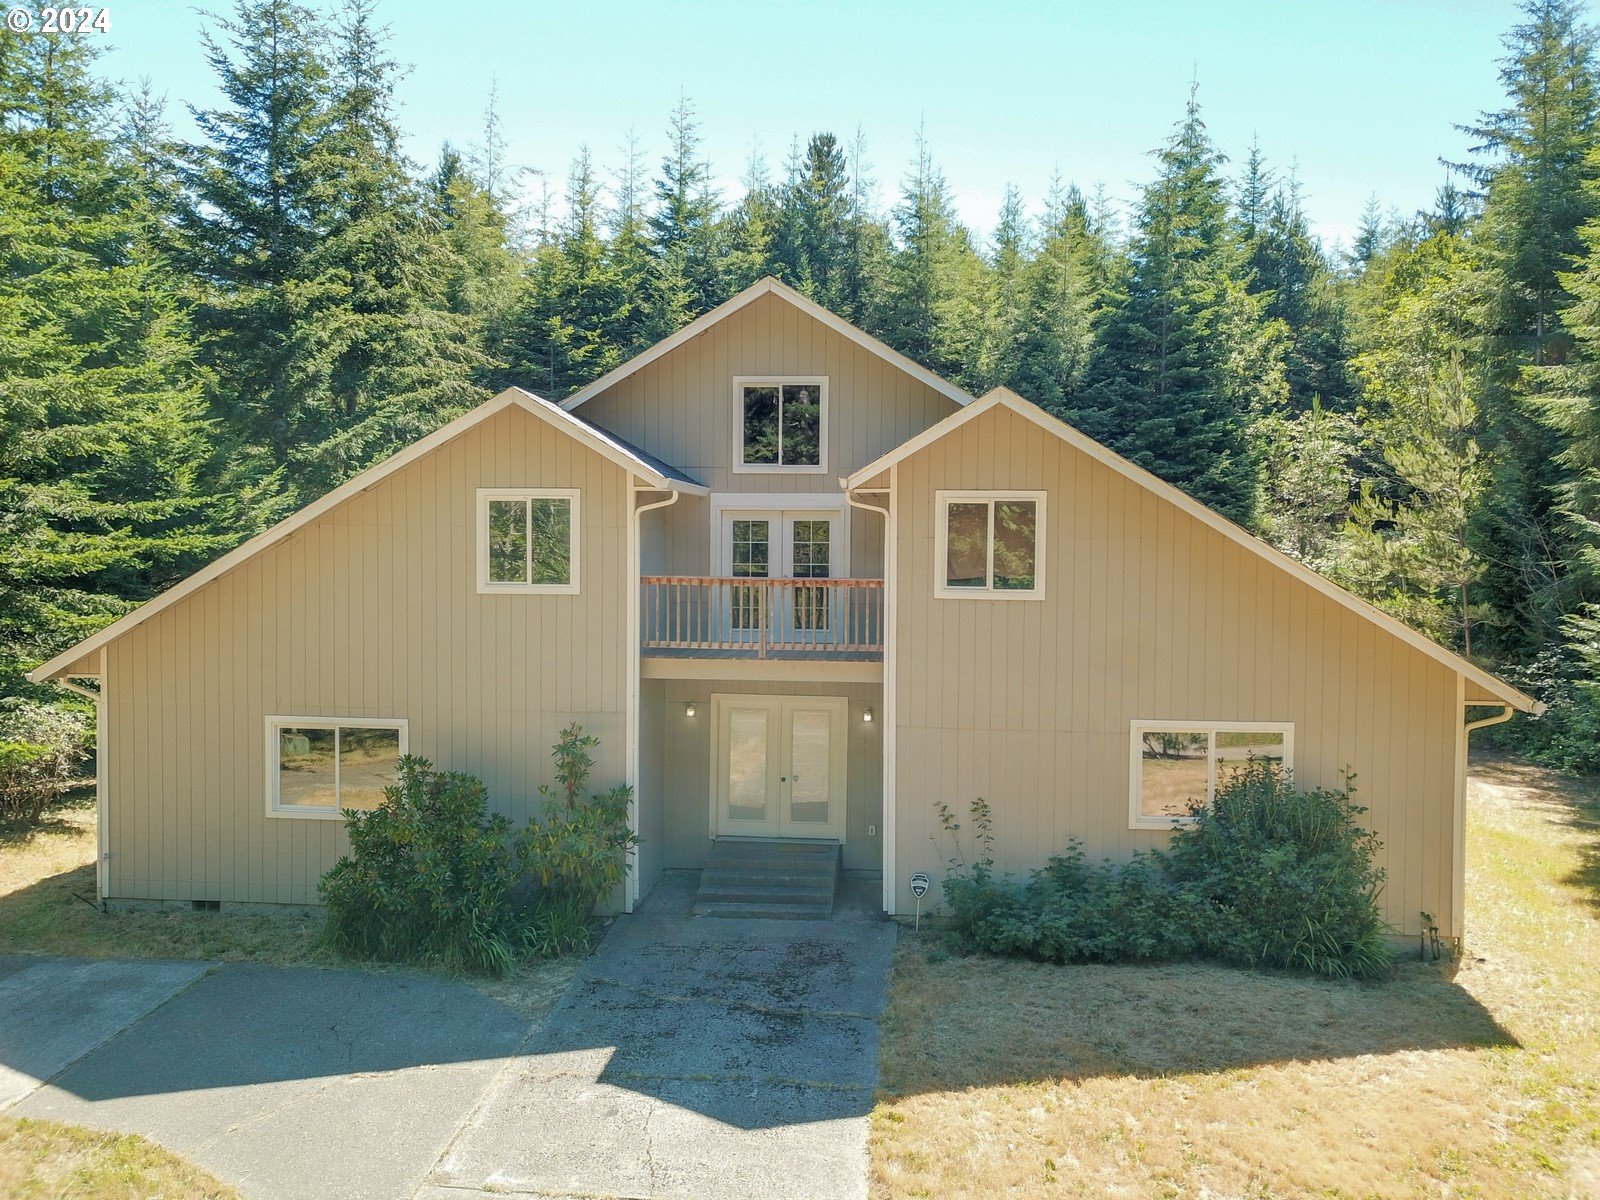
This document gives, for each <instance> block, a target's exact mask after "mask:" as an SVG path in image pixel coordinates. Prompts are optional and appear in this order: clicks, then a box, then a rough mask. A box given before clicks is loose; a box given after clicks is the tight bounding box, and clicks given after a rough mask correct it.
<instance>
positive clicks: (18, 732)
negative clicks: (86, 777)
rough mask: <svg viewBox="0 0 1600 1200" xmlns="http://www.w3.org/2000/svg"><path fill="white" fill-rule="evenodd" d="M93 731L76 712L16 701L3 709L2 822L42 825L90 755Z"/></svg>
mask: <svg viewBox="0 0 1600 1200" xmlns="http://www.w3.org/2000/svg"><path fill="white" fill-rule="evenodd" d="M88 742H89V726H88V722H87V720H85V718H84V717H83V716H82V715H81V714H79V713H75V712H68V711H66V710H64V709H60V708H54V707H52V706H51V705H48V704H35V703H32V702H30V701H26V700H13V701H9V702H7V703H6V704H5V706H4V707H3V708H0V820H8V821H17V820H21V821H27V822H29V823H33V822H36V821H38V820H39V817H40V816H41V815H42V814H43V812H44V809H45V806H46V805H48V804H50V803H51V801H53V800H54V799H55V798H56V797H57V796H58V795H60V793H61V789H62V787H63V785H65V784H66V783H67V782H68V781H69V780H71V779H72V778H73V776H74V775H76V774H77V771H78V768H79V767H80V766H81V765H82V764H83V760H84V759H85V758H86V757H87V756H88Z"/></svg>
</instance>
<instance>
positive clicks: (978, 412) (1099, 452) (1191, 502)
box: [840, 388, 1544, 712]
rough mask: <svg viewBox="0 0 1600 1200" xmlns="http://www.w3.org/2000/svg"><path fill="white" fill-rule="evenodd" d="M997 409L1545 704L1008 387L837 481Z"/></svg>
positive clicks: (874, 469) (1424, 644)
mask: <svg viewBox="0 0 1600 1200" xmlns="http://www.w3.org/2000/svg"><path fill="white" fill-rule="evenodd" d="M996 408H1005V409H1008V410H1010V411H1011V412H1013V413H1016V414H1017V415H1018V416H1020V417H1023V418H1024V419H1026V420H1029V421H1032V422H1033V423H1034V424H1035V425H1037V426H1038V427H1039V428H1040V429H1043V430H1045V431H1046V432H1047V433H1051V434H1054V435H1055V436H1056V437H1058V438H1060V439H1061V440H1062V441H1064V442H1066V443H1067V444H1068V445H1069V446H1072V447H1073V448H1074V449H1076V450H1081V451H1082V452H1083V453H1084V454H1086V455H1088V456H1089V457H1090V458H1092V459H1094V460H1095V461H1096V462H1099V463H1101V464H1103V465H1104V466H1107V467H1110V468H1111V469H1112V470H1113V471H1115V472H1116V473H1117V474H1119V475H1121V476H1123V477H1124V478H1126V479H1130V480H1132V481H1133V482H1134V483H1136V484H1138V485H1139V486H1140V487H1142V488H1145V489H1147V490H1148V491H1151V492H1154V493H1155V494H1156V495H1157V496H1159V497H1161V498H1162V499H1163V500H1165V501H1167V502H1168V503H1169V504H1173V505H1175V506H1177V507H1178V508H1180V509H1182V510H1183V511H1184V512H1186V513H1188V514H1189V515H1190V516H1191V517H1194V518H1195V519H1196V520H1197V521H1200V522H1202V523H1203V524H1205V525H1209V526H1210V527H1211V528H1212V529H1215V530H1216V531H1217V532H1218V533H1220V534H1222V535H1223V536H1224V537H1226V538H1228V539H1229V540H1230V541H1233V542H1235V543H1237V544H1238V545H1240V546H1243V547H1244V548H1245V549H1246V550H1248V551H1250V552H1251V553H1252V554H1255V555H1258V556H1259V557H1261V558H1264V559H1266V560H1267V561H1268V562H1269V563H1271V564H1272V565H1273V566H1275V567H1278V568H1280V569H1282V570H1284V571H1287V572H1288V573H1289V574H1291V575H1293V576H1294V577H1295V578H1296V579H1299V580H1300V581H1301V582H1302V583H1305V584H1308V585H1310V586H1311V587H1312V588H1314V589H1316V590H1317V591H1319V592H1321V593H1322V594H1323V595H1324V596H1327V597H1328V598H1329V599H1331V600H1333V601H1335V602H1336V603H1338V604H1341V605H1343V606H1344V607H1345V608H1348V609H1349V610H1350V611H1351V612H1353V613H1355V614H1356V615H1357V616H1359V617H1364V618H1365V619H1366V620H1368V621H1371V622H1372V623H1373V624H1374V625H1376V626H1378V627H1379V628H1380V629H1382V630H1384V631H1385V632H1387V633H1390V634H1393V635H1394V636H1395V637H1397V638H1399V639H1400V640H1401V641H1403V642H1405V643H1406V644H1407V645H1409V646H1412V647H1414V648H1415V649H1417V650H1420V651H1422V653H1424V654H1426V655H1427V656H1428V657H1429V658H1431V659H1433V660H1434V661H1436V662H1439V663H1442V664H1443V665H1444V666H1446V667H1448V668H1450V670H1451V671H1453V672H1455V673H1457V674H1459V675H1463V676H1465V677H1466V678H1467V679H1468V680H1470V681H1471V682H1472V683H1475V684H1477V685H1478V686H1479V687H1481V688H1482V689H1483V690H1484V691H1485V692H1487V693H1488V694H1489V695H1491V696H1494V697H1496V698H1497V699H1499V700H1501V701H1503V702H1504V703H1506V704H1509V705H1511V706H1512V707H1514V708H1517V709H1520V710H1521V711H1523V712H1542V711H1543V710H1544V705H1543V704H1541V703H1539V702H1538V701H1537V700H1535V699H1533V697H1531V696H1528V695H1526V694H1525V693H1523V692H1521V691H1519V690H1518V689H1516V688H1514V687H1512V686H1511V685H1510V684H1509V683H1506V682H1505V681H1504V680H1503V679H1500V678H1498V677H1496V676H1494V675H1491V674H1490V673H1489V672H1488V671H1485V670H1484V669H1483V668H1482V667H1480V666H1478V665H1477V664H1475V663H1473V662H1471V661H1470V660H1468V659H1465V658H1463V657H1462V656H1461V655H1459V654H1456V653H1455V652H1454V651H1452V650H1447V649H1445V647H1443V646H1441V645H1439V643H1438V642H1436V641H1434V640H1433V639H1432V638H1430V637H1427V636H1426V635H1424V634H1421V633H1418V632H1417V631H1416V630H1415V629H1412V628H1411V626H1409V625H1407V624H1405V623H1404V622H1403V621H1399V620H1396V619H1395V618H1394V617H1392V616H1390V615H1389V614H1388V613H1386V612H1384V611H1383V610H1382V609H1380V608H1376V607H1374V606H1373V605H1371V604H1368V603H1367V602H1366V601H1365V600H1363V599H1361V598H1360V597H1359V596H1357V595H1355V594H1353V593H1351V592H1347V591H1346V590H1345V589H1344V588H1342V587H1340V586H1339V585H1338V584H1336V583H1334V582H1333V581H1332V580H1330V579H1327V578H1325V577H1324V576H1322V575H1319V574H1318V573H1317V572H1315V571H1313V570H1312V569H1311V568H1310V567H1308V566H1306V565H1305V564H1304V563H1301V562H1297V561H1296V560H1294V559H1292V558H1290V557H1289V556H1288V555H1287V554H1285V553H1283V551H1281V550H1279V549H1278V548H1277V547H1275V546H1271V545H1268V544H1267V543H1266V542H1264V541H1262V540H1261V539H1260V538H1258V537H1255V536H1254V535H1252V534H1250V533H1247V532H1246V531H1245V530H1244V529H1243V528H1241V527H1240V526H1238V525H1235V524H1234V523H1233V522H1232V521H1230V520H1228V519H1227V518H1226V517H1224V516H1223V515H1222V514H1220V513H1218V512H1215V511H1213V510H1212V509H1210V508H1207V507H1206V506H1205V505H1204V504H1201V503H1200V502H1199V501H1198V500H1196V499H1194V497H1192V496H1190V495H1188V494H1187V493H1185V492H1183V491H1180V490H1179V489H1178V488H1176V487H1174V486H1173V485H1172V484H1170V483H1167V482H1166V481H1165V480H1163V479H1160V478H1158V477H1157V476H1155V475H1152V474H1151V473H1150V472H1149V471H1146V470H1145V469H1144V468H1142V467H1137V466H1135V465H1134V464H1133V463H1131V462H1129V461H1128V460H1127V459H1125V458H1123V457H1122V456H1121V455H1120V454H1118V453H1116V452H1115V451H1114V450H1111V449H1109V448H1108V447H1106V446H1102V445H1101V444H1100V443H1099V442H1097V441H1095V440H1094V439H1093V438H1091V437H1089V436H1088V435H1087V434H1085V433H1082V432H1080V431H1079V430H1077V429H1074V428H1073V427H1072V426H1071V425H1068V424H1067V423H1066V422H1065V421H1061V420H1058V419H1057V418H1055V417H1053V416H1051V415H1050V414H1049V413H1047V412H1045V411H1044V410H1043V409H1042V408H1040V407H1039V406H1038V405H1037V404H1034V403H1032V402H1030V401H1027V400H1024V399H1023V398H1022V397H1021V396H1019V395H1017V394H1016V393H1015V392H1013V391H1011V390H1010V389H1008V388H995V389H994V391H992V392H990V393H988V394H987V395H986V396H984V397H983V398H982V399H981V400H976V401H974V402H973V403H971V404H969V405H967V406H966V407H965V408H963V409H961V410H960V411H959V412H956V413H952V414H951V415H950V416H948V417H946V418H945V419H944V420H942V421H940V422H939V423H938V424H937V425H931V426H929V427H928V428H927V429H925V430H923V431H922V432H921V433H919V434H918V435H917V436H916V437H914V438H910V439H909V440H907V441H905V442H902V443H901V444H900V445H898V446H896V447H895V448H894V449H893V450H891V451H889V452H888V453H887V454H885V455H882V456H881V457H879V458H878V459H876V460H875V461H873V462H870V463H868V464H867V465H866V466H864V467H862V468H861V469H860V470H859V471H856V472H854V473H852V474H851V475H849V476H848V477H847V478H844V479H841V480H840V483H841V484H843V486H844V487H845V489H846V490H847V491H848V490H851V489H854V488H858V487H861V486H862V485H863V484H866V483H868V482H869V481H871V480H872V479H873V478H874V477H876V476H878V475H881V474H882V473H883V472H884V471H886V470H888V469H889V468H890V467H892V466H894V465H895V464H896V463H899V462H903V461H904V460H905V459H907V458H909V457H911V456H912V455H913V454H916V453H917V452H918V451H919V450H923V449H925V448H927V447H928V446H930V445H932V444H933V443H934V442H936V441H938V440H939V439H940V438H943V437H946V436H948V435H949V434H951V433H953V432H955V431H956V430H957V429H960V428H961V427H962V426H963V425H965V424H966V423H967V422H968V421H972V420H976V419H977V418H978V417H981V416H982V415H983V414H984V413H986V412H990V411H992V410H993V409H996Z"/></svg>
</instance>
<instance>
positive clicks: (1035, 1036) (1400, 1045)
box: [881, 936, 1517, 1096]
mask: <svg viewBox="0 0 1600 1200" xmlns="http://www.w3.org/2000/svg"><path fill="white" fill-rule="evenodd" d="M895 969H896V980H895V986H894V989H893V995H894V1000H893V1002H892V1003H891V1006H890V1010H889V1013H888V1016H887V1019H886V1021H885V1028H884V1042H885V1049H884V1054H883V1056H882V1061H883V1081H882V1089H881V1090H882V1093H883V1094H885V1095H888V1096H901V1095H911V1094H917V1093H922V1092H936V1091H950V1090H955V1089H961V1088H971V1087H990V1086H996V1085H1008V1084H1026V1083H1038V1082H1046V1081H1053V1080H1067V1081H1072V1080H1086V1079H1091V1078H1096V1077H1105V1076H1133V1077H1139V1078H1154V1077H1159V1076H1166V1075H1181V1074H1189V1073H1199V1074H1212V1073H1218V1072H1226V1071H1233V1070H1239V1069H1244V1068H1251V1067H1260V1066H1266V1065H1270V1064H1274V1063H1291V1062H1314V1061H1318V1060H1328V1059H1350V1058H1360V1057H1364V1056H1381V1055H1390V1054H1400V1053H1405V1052H1407V1051H1417V1050H1453V1049H1482V1048H1488V1047H1514V1046H1515V1045H1517V1043H1516V1041H1515V1040H1514V1039H1513V1038H1512V1037H1511V1035H1510V1034H1509V1033H1507V1032H1506V1031H1505V1030H1504V1029H1503V1028H1501V1026H1500V1025H1499V1024H1498V1023H1497V1022H1496V1021H1495V1019H1494V1018H1493V1017H1492V1016H1491V1015H1490V1014H1489V1012H1488V1010H1486V1009H1485V1008H1483V1006H1482V1005H1480V1004H1479V1003H1478V1002H1477V1000H1476V999H1474V998H1473V996H1472V995H1471V994H1470V993H1468V992H1467V991H1466V990H1465V989H1464V988H1462V987H1460V986H1459V985H1457V984H1456V983H1455V982H1453V981H1452V979H1451V978H1450V975H1451V974H1452V972H1450V971H1448V970H1445V969H1441V967H1440V966H1439V965H1431V964H1430V965H1424V964H1421V963H1418V962H1416V961H1415V960H1414V959H1413V960H1404V959H1402V961H1401V963H1400V965H1399V966H1398V968H1397V970H1396V971H1395V974H1394V976H1393V977H1391V978H1390V979H1388V980H1385V981H1384V982H1381V983H1371V984H1357V983H1342V982H1334V981H1326V980H1318V979H1311V978H1307V977H1305V976H1301V975H1294V974H1290V973H1287V972H1277V971H1246V970H1239V969H1235V968H1232V967H1226V966H1221V965H1217V964H1212V963H1171V964H1165V965H1161V966H1100V965H1084V966H1070V967H1057V966H1050V965H1046V964H1040V963H1028V962H1016V961H1010V960H1000V959H992V958H983V957H972V958H961V957H949V958H947V957H944V956H943V952H942V951H941V950H940V949H939V948H938V943H937V942H936V941H934V940H932V939H928V938H927V937H926V936H924V938H923V939H922V940H921V941H920V943H919V942H917V941H913V940H912V939H910V938H908V939H907V940H906V942H905V943H904V944H903V945H902V948H901V951H900V955H899V958H898V961H897V963H896V968H895Z"/></svg>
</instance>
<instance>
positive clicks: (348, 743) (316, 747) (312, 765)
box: [267, 717, 407, 820]
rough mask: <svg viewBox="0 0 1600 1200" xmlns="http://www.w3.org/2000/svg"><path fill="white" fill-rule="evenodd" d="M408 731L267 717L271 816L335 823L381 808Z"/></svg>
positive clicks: (375, 723)
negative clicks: (348, 812)
mask: <svg viewBox="0 0 1600 1200" xmlns="http://www.w3.org/2000/svg"><path fill="white" fill-rule="evenodd" d="M406 732H407V731H406V723H405V721H403V720H392V719H388V718H371V717H352V718H349V719H348V720H346V719H344V718H329V717H268V718H267V815H268V816H272V817H316V818H322V819H325V820H333V819H342V817H343V815H344V812H345V810H346V809H358V810H362V811H366V810H370V809H374V808H377V807H378V805H380V804H382V803H383V789H384V788H386V787H390V786H391V785H393V784H394V782H395V781H396V780H397V779H398V778H399V775H400V760H401V759H402V758H403V757H405V754H406Z"/></svg>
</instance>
